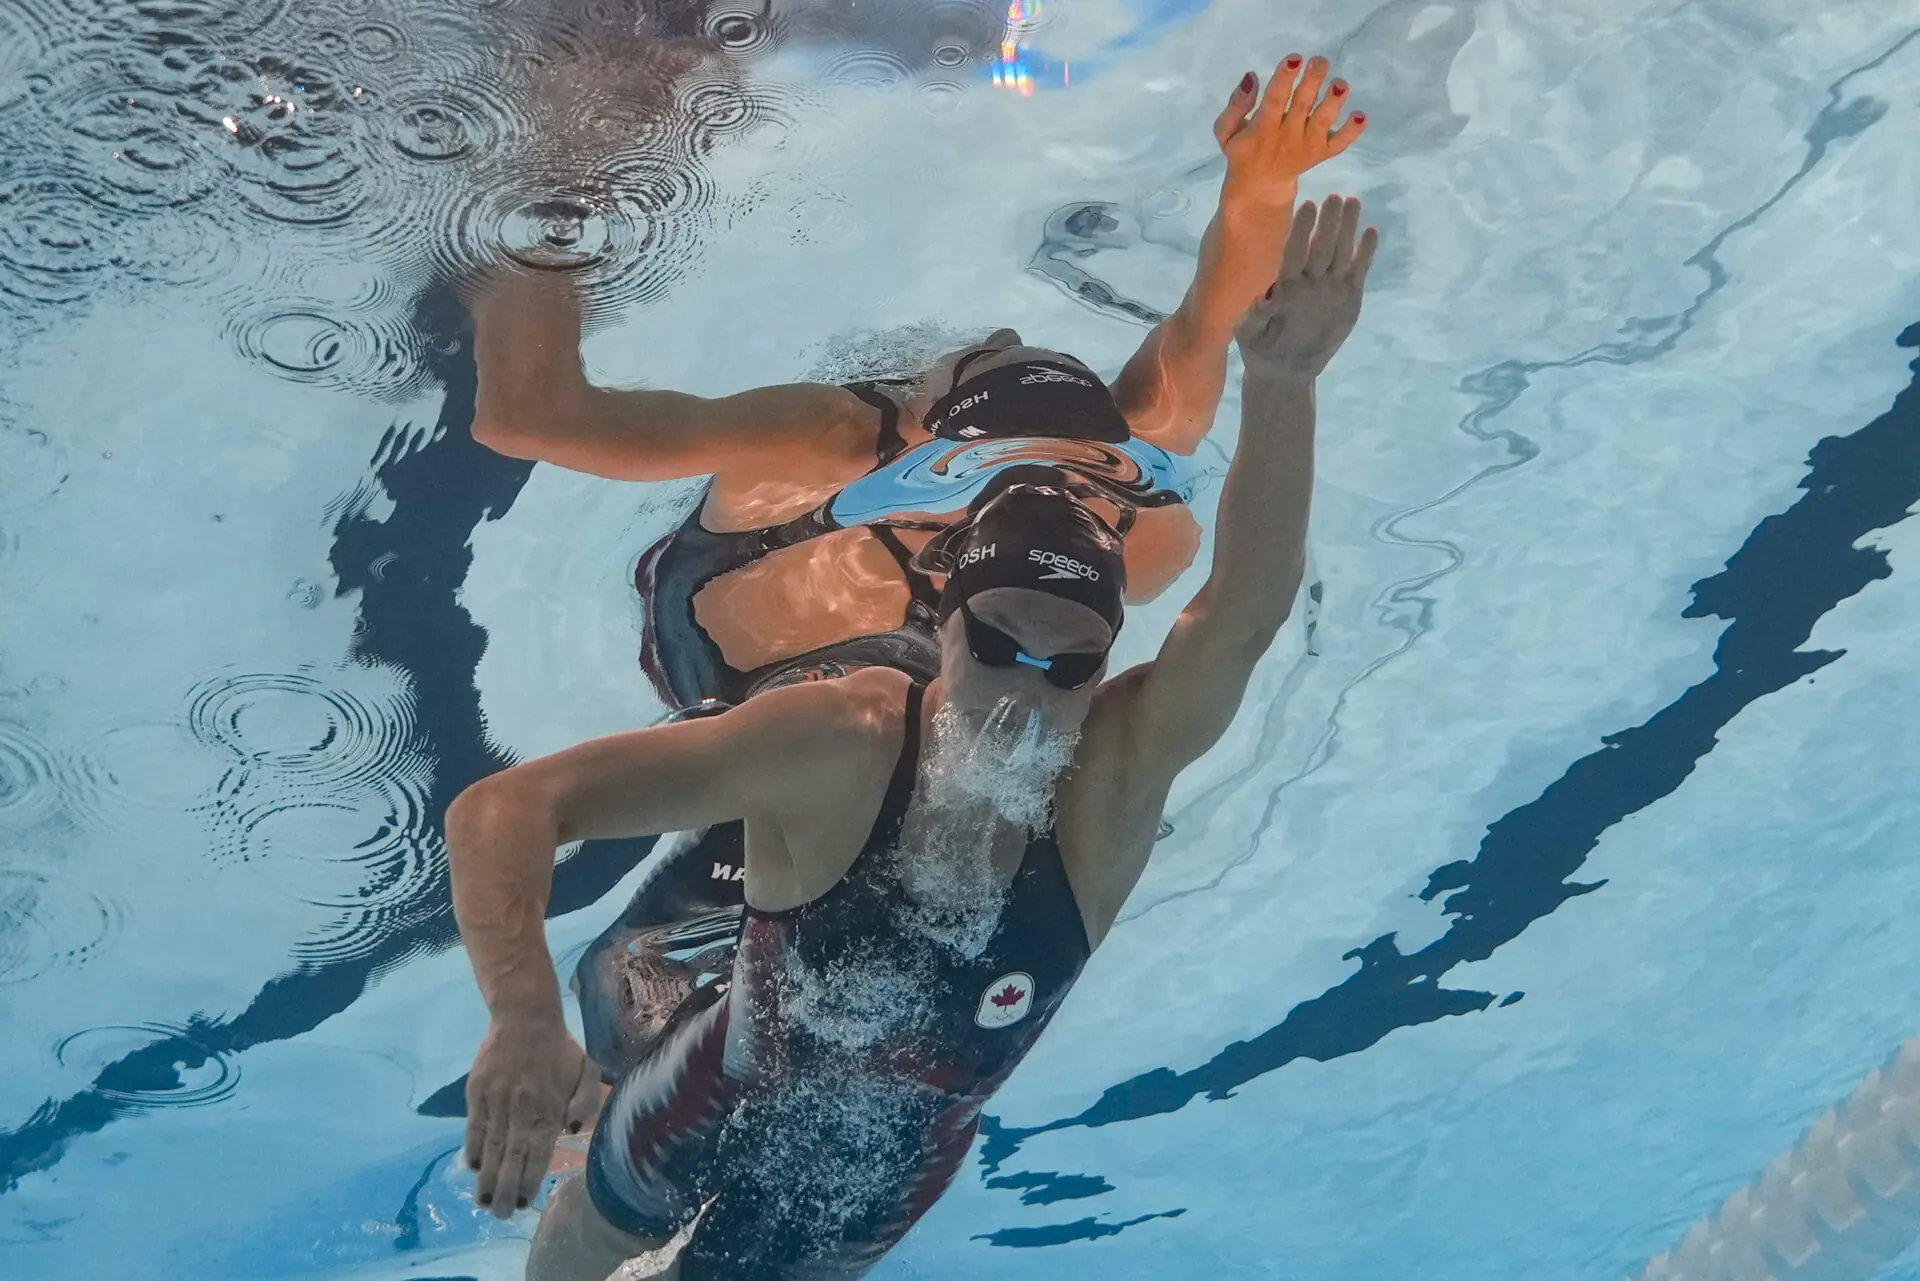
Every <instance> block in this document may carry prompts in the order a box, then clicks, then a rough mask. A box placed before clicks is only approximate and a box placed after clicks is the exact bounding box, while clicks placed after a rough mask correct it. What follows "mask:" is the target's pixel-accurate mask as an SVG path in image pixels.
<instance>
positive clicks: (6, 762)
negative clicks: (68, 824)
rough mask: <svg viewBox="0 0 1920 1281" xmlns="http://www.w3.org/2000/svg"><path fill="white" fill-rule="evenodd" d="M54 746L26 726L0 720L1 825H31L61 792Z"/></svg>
mask: <svg viewBox="0 0 1920 1281" xmlns="http://www.w3.org/2000/svg"><path fill="white" fill-rule="evenodd" d="M59 778H60V769H59V763H58V761H56V760H55V759H54V754H53V749H52V748H50V747H48V746H47V745H46V744H45V743H43V742H41V741H40V739H39V738H37V737H35V736H34V735H33V734H30V733H28V732H27V730H26V728H25V727H24V726H21V725H16V724H13V723H11V722H8V721H0V829H14V830H18V829H21V828H26V827H31V826H32V825H33V824H35V823H38V822H39V821H40V820H41V819H43V818H45V817H46V816H47V814H48V813H50V812H51V811H52V810H53V808H54V803H55V801H56V800H58V798H59V795H60V786H59Z"/></svg>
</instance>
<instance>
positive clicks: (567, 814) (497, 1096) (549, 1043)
mask: <svg viewBox="0 0 1920 1281" xmlns="http://www.w3.org/2000/svg"><path fill="white" fill-rule="evenodd" d="M832 685H833V682H816V683H813V684H807V685H795V686H789V687H787V688H784V689H776V690H771V691H769V692H767V693H765V694H762V695H760V696H759V697H757V698H754V699H750V700H749V701H748V702H746V703H744V704H742V705H741V706H739V707H737V708H734V709H733V710H731V711H728V712H726V713H725V714H723V715H720V716H715V717H709V718H706V719H702V720H692V721H682V722H679V723H677V724H670V725H660V726H656V727H654V728H652V729H643V730H636V731H634V732H632V733H628V734H616V735H613V736H611V737H609V738H601V739H596V740H594V741H593V742H590V743H583V744H581V745H580V746H578V747H571V748H568V749H567V750H566V751H563V752H557V753H555V754H554V755H552V756H546V757H542V758H540V759H538V760H533V761H528V762H526V763H524V764H521V765H516V766H514V767H513V768H511V769H508V770H505V771H502V772H501V773H499V774H495V775H493V776H492V777H491V778H486V779H482V780H481V781H480V782H478V783H475V784H474V785H473V786H471V787H469V788H467V789H466V790H465V791H464V792H462V793H461V794H460V795H459V797H458V798H456V799H455V800H454V802H453V804H452V805H450V806H448V807H447V822H446V831H447V862H448V866H449V869H450V871H451V874H452V879H453V911H454V918H455V920H456V921H457V923H458V924H459V927H460V938H461V941H462V942H463V943H465V944H466V947H467V954H468V957H469V959H470V960H471V961H472V963H473V972H474V977H475V978H476V979H478V980H479V984H480V993H481V995H482V997H484V998H485V1000H486V1003H487V1009H488V1012H489V1013H490V1015H491V1016H492V1017H491V1022H490V1025H489V1028H488V1031H487V1036H486V1040H485V1041H484V1042H483V1043H482V1044H481V1046H480V1052H479V1056H478V1057H477V1058H476V1059H475V1060H474V1064H473V1071H472V1072H471V1073H470V1074H469V1076H468V1077H467V1143H466V1158H467V1162H468V1165H469V1166H470V1167H471V1168H473V1169H474V1170H477V1171H478V1172H479V1183H478V1187H477V1188H476V1196H477V1197H478V1199H479V1201H480V1204H481V1205H483V1206H489V1207H490V1208H491V1209H492V1210H493V1213H494V1214H495V1215H497V1216H499V1217H501V1218H506V1217H507V1216H509V1215H511V1214H512V1213H513V1211H514V1210H515V1209H516V1208H519V1207H524V1206H525V1205H526V1204H527V1203H528V1202H529V1201H531V1200H532V1198H533V1195H534V1193H535V1192H537V1191H538V1190H539V1187H540V1181H541V1179H543V1178H544V1177H545V1176H546V1173H547V1167H548V1165H549V1164H550V1162H551V1161H552V1157H553V1145H554V1141H555V1140H556V1139H557V1138H558V1137H559V1135H560V1131H561V1129H562V1127H563V1126H565V1127H569V1128H572V1129H575V1130H577V1129H579V1128H581V1127H582V1126H585V1125H589V1124H591V1123H592V1122H593V1118H594V1115H595V1113H596V1111H597V1108H598V1105H599V1102H600V1090H599V1084H600V1073H599V1070H598V1068H596V1067H595V1066H594V1065H593V1063H592V1062H591V1061H590V1060H589V1059H588V1058H587V1054H586V1051H585V1050H584V1049H582V1048H581V1046H580V1044H579V1042H577V1041H575V1040H574V1038H573V1036H572V1034H571V1033H569V1032H568V1031H567V1026H566V1020H565V1017H564V1015H563V1013H562V1006H561V1000H560V984H559V980H558V979H557V978H556V977H555V974H554V968H553V956H552V953H551V952H550V951H549V950H548V948H547V938H546V912H547V902H548V898H549V896H550V894H551V893H552V889H553V861H554V851H555V850H556V849H557V848H558V847H559V846H561V845H563V844H566V843H568V842H571V841H577V840H585V839H593V838H616V837H626V836H642V835H651V834H655V833H659V832H672V831H680V830H683V829H688V828H697V827H705V826H707V825H709V824H712V823H719V822H725V821H727V820H729V819H737V818H745V819H746V820H747V821H748V823H749V824H753V823H755V822H759V821H771V822H774V823H776V824H777V823H779V822H780V821H781V818H782V816H783V815H785V814H788V813H792V812H796V809H795V808H794V807H797V806H799V805H802V804H806V803H808V801H809V798H812V797H817V796H819V795H821V794H829V793H831V791H832V788H833V786H834V785H835V781H836V779H843V778H844V775H831V774H830V773H829V772H830V771H833V770H835V769H838V768H840V767H841V766H843V765H844V761H843V760H841V759H840V758H839V757H837V756H836V755H835V751H834V745H835V744H836V743H838V742H841V741H843V739H845V738H846V737H847V736H844V735H836V732H835V731H836V728H837V727H839V726H840V725H841V724H842V722H843V721H844V720H845V719H846V718H845V716H844V714H841V715H838V716H836V712H837V711H838V710H839V709H841V708H844V706H845V704H846V700H845V698H844V696H842V695H841V694H840V692H839V691H837V690H834V689H832V688H830V686H832ZM773 844H774V845H775V846H777V845H778V842H774V843H773ZM750 848H752V843H750ZM761 871H762V869H760V868H758V867H753V866H750V867H749V869H748V877H749V889H750V890H751V888H752V880H753V878H754V877H755V876H756V875H757V874H760V873H761Z"/></svg>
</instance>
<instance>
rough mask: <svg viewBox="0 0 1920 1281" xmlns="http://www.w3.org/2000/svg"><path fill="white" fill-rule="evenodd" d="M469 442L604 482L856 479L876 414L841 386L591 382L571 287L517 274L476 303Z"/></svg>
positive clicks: (869, 448) (866, 461) (866, 458)
mask: <svg viewBox="0 0 1920 1281" xmlns="http://www.w3.org/2000/svg"><path fill="white" fill-rule="evenodd" d="M474 317H475V337H474V343H475V360H476V363H477V366H478V374H479V390H478V395H477V398H476V402H475V405H474V416H473V438H474V439H475V440H476V441H478V442H479V443H480V444H482V445H485V446H487V448H489V449H492V450H494V451H495V452H496V453H501V454H505V455H507V456H508V457H510V458H524V459H528V460H531V461H537V462H544V463H551V464H553V465H554V466H556V467H565V468H568V469H569V470H572V471H579V472H586V473H588V474H590V475H594V476H604V477H606V478H608V479H609V480H631V481H659V480H675V479H678V478H680V477H683V476H702V475H707V474H710V473H712V474H722V475H729V476H740V477H749V478H751V477H778V478H782V479H787V480H792V481H795V482H797V483H820V484H832V483H836V482H842V481H845V480H851V479H853V478H854V477H855V476H858V475H860V474H861V473H862V472H864V471H865V470H867V468H869V467H870V466H872V464H873V456H874V446H875V443H876V439H877V436H878V432H879V414H878V411H876V410H875V409H873V407H872V406H870V405H867V404H866V403H865V402H863V401H861V400H860V398H859V397H857V396H855V395H854V394H853V393H852V392H849V391H847V390H846V389H845V388H843V387H831V386H827V385H825V384H820V383H793V384H788V385H784V386H772V387H761V388H757V389H755V390H752V391H744V392H740V393H738V394H737V395H732V396H721V397H717V398H712V399H709V398H706V397H702V396H691V395H687V394H686V393H684V392H676V391H656V390H651V389H633V390H615V389H608V388H602V387H595V386H594V385H593V384H592V383H590V382H588V381H587V376H586V371H585V369H584V368H583V367H582V365H581V360H580V337H581V326H580V305H579V300H578V298H577V297H576V296H575V294H574V292H573V286H572V284H571V282H569V281H566V280H564V279H556V278H553V277H548V276H535V275H528V274H525V273H514V274H511V275H508V276H505V277H503V278H501V279H500V280H498V281H496V282H494V283H493V284H492V285H491V286H490V287H489V289H488V291H487V293H486V294H485V295H484V296H483V297H482V298H481V299H480V300H479V301H478V303H477V304H476V306H475V308H474Z"/></svg>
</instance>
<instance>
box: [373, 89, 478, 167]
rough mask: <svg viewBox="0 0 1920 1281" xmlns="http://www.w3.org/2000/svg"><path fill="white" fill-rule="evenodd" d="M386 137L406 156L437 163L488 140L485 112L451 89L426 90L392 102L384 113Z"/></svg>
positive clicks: (453, 157)
mask: <svg viewBox="0 0 1920 1281" xmlns="http://www.w3.org/2000/svg"><path fill="white" fill-rule="evenodd" d="M388 121H389V124H388V129H387V137H388V139H389V140H390V141H391V142H392V143H393V146H394V149H395V150H396V151H398V152H399V153H400V154H401V155H403V156H405V157H407V158H408V159H409V160H420V161H425V162H427V163H429V164H438V163H440V162H442V161H447V160H458V159H460V158H461V157H462V156H466V155H470V154H472V153H473V151H474V150H475V148H479V147H485V146H487V145H488V143H489V142H490V125H491V121H490V120H489V119H488V117H487V115H486V113H484V112H482V111H480V110H479V109H478V108H477V107H476V106H475V105H474V104H473V103H472V102H471V101H470V100H467V99H465V98H463V97H461V96H460V95H458V94H453V93H431V94H429V93H427V92H425V91H422V92H420V93H419V95H418V96H417V97H414V98H411V99H401V100H399V101H398V102H396V103H395V104H394V105H393V107H392V109H391V112H390V114H389V116H388Z"/></svg>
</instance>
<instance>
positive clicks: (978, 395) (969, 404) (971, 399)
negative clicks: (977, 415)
mask: <svg viewBox="0 0 1920 1281" xmlns="http://www.w3.org/2000/svg"><path fill="white" fill-rule="evenodd" d="M988 394H989V393H987V392H984V391H976V392H974V393H973V394H972V395H971V396H968V397H967V398H966V399H965V400H963V401H961V402H960V403H959V404H957V405H955V406H953V407H952V408H951V409H949V410H947V412H946V413H944V414H942V415H941V417H942V418H946V419H949V420H950V419H952V418H953V416H954V415H955V414H960V413H965V412H966V411H967V410H969V409H972V408H973V407H974V406H975V405H977V404H979V403H980V402H981V401H983V400H985V399H986V398H987V396H988Z"/></svg>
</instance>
